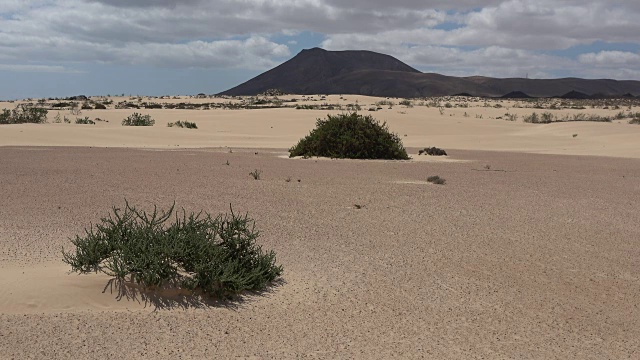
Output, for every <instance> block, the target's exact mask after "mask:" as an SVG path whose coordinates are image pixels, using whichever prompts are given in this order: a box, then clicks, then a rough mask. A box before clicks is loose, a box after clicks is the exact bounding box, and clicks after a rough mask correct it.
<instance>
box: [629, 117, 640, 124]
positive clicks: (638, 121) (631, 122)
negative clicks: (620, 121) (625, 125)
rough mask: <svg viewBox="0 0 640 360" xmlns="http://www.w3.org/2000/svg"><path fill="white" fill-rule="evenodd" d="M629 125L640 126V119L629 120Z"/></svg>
mask: <svg viewBox="0 0 640 360" xmlns="http://www.w3.org/2000/svg"><path fill="white" fill-rule="evenodd" d="M629 124H635V125H640V117H637V118H633V119H631V120H629Z"/></svg>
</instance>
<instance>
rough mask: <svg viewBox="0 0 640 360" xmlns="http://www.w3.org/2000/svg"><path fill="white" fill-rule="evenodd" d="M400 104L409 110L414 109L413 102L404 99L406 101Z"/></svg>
mask: <svg viewBox="0 0 640 360" xmlns="http://www.w3.org/2000/svg"><path fill="white" fill-rule="evenodd" d="M399 104H400V105H403V106H406V107H408V108H412V107H413V103H412V102H411V100H407V99H404V100H402V101H400V103H399Z"/></svg>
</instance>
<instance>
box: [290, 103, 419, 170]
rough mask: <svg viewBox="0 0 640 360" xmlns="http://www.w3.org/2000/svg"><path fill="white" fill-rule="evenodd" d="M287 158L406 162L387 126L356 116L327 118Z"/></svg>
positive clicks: (405, 152) (403, 153) (317, 123)
mask: <svg viewBox="0 0 640 360" xmlns="http://www.w3.org/2000/svg"><path fill="white" fill-rule="evenodd" d="M289 156H290V157H294V156H303V157H311V156H323V157H330V158H348V159H393V160H408V159H409V156H408V155H407V151H406V150H405V148H404V146H403V145H402V141H401V140H400V137H398V135H397V134H394V133H391V132H389V129H388V127H387V124H386V123H382V124H381V123H379V122H378V121H377V120H375V119H374V118H373V117H372V116H370V115H367V116H363V115H359V114H357V113H351V114H341V115H328V116H327V119H325V120H323V119H318V120H317V121H316V128H315V129H314V130H312V131H311V132H310V133H309V135H307V136H306V137H305V138H303V139H300V141H299V142H298V144H296V145H295V146H293V147H292V148H291V149H289Z"/></svg>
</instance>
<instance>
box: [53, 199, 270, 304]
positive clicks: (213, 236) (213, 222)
mask: <svg viewBox="0 0 640 360" xmlns="http://www.w3.org/2000/svg"><path fill="white" fill-rule="evenodd" d="M125 204H126V206H125V208H124V210H122V209H118V208H116V207H114V208H113V212H112V213H111V214H109V216H108V217H106V218H102V219H101V221H100V222H99V223H98V224H96V225H95V226H91V227H90V228H88V229H85V233H84V235H83V236H76V237H75V238H74V239H72V240H71V242H72V243H73V245H74V246H75V252H65V250H64V249H63V250H62V254H63V261H64V262H65V263H67V264H69V265H71V269H72V270H73V271H75V272H78V273H83V274H84V273H90V272H98V271H100V272H103V273H105V274H108V275H109V276H113V277H115V278H116V279H118V280H121V281H127V277H129V281H131V282H133V283H136V284H140V285H142V286H143V287H144V288H158V287H164V286H174V287H179V288H183V289H188V290H191V291H193V292H195V291H201V292H202V293H204V294H207V295H211V296H215V297H220V298H226V297H230V296H233V295H236V294H239V293H240V292H243V291H247V290H249V291H259V290H263V289H264V288H265V287H266V286H267V285H268V284H269V283H271V282H273V281H274V280H276V279H277V278H278V277H280V275H281V274H282V267H281V266H278V265H276V263H275V261H276V255H275V253H274V252H273V251H269V252H266V253H265V252H263V251H262V248H261V246H259V245H257V244H256V239H257V238H258V235H259V233H258V231H256V230H255V223H254V221H253V220H252V219H250V218H249V217H248V215H244V216H239V215H236V214H235V213H234V212H233V210H232V211H231V213H230V214H226V215H219V216H217V217H215V218H214V217H212V216H211V215H209V214H208V213H203V212H200V213H198V214H194V213H190V214H188V215H187V213H186V212H185V211H184V210H183V211H182V214H179V213H176V214H175V218H174V221H173V223H171V224H167V222H168V221H169V219H170V218H172V215H173V213H174V207H175V204H174V205H173V206H171V207H170V208H169V209H168V210H167V211H162V210H161V211H158V209H157V208H156V207H154V211H153V213H146V212H143V211H140V210H138V209H136V208H135V207H133V206H130V205H129V203H127V202H126V201H125Z"/></svg>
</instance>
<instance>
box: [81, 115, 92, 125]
mask: <svg viewBox="0 0 640 360" xmlns="http://www.w3.org/2000/svg"><path fill="white" fill-rule="evenodd" d="M76 124H83V125H95V124H96V122H95V121H93V120H91V119H89V117H88V116H85V117H84V118H76Z"/></svg>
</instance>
